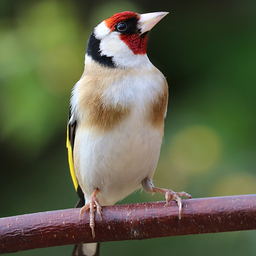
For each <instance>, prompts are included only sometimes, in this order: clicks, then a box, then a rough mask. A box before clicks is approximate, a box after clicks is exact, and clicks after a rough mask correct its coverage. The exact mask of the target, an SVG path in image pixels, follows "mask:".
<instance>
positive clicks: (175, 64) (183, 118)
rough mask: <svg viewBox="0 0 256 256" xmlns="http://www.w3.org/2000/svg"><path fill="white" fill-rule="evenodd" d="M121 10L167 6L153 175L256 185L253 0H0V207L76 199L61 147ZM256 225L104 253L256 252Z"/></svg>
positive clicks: (17, 208)
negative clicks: (161, 127)
mask: <svg viewBox="0 0 256 256" xmlns="http://www.w3.org/2000/svg"><path fill="white" fill-rule="evenodd" d="M124 10H132V11H136V12H140V13H143V12H151V11H162V10H163V11H169V12H170V14H169V15H168V16H167V17H165V18H164V20H162V21H161V22H160V23H159V24H158V25H157V26H156V27H155V28H154V29H153V30H152V32H151V33H150V34H149V45H148V55H149V58H150V59H151V60H152V62H153V63H154V64H155V65H156V66H157V67H158V68H159V69H160V70H161V71H162V72H163V73H164V74H165V76H166V77H167V80H168V83H169V88H170V101H169V106H168V115H167V119H166V126H165V139H164V143H163V147H162V152H161V157H160V161H159V165H158V168H157V171H156V174H155V178H154V182H155V185H157V186H161V187H168V188H172V189H174V190H185V191H187V192H189V193H190V194H192V195H193V196H194V197H206V196H224V195H235V194H247V193H256V173H255V168H256V133H255V129H256V118H255V113H256V111H255V109H256V33H255V31H256V2H255V1H249V0H245V1H242V0H237V1H227V0H226V1H208V2H205V1H197V2H194V1H172V0H171V1H164V0H159V1H157V3H156V1H152V0H147V1H145V0H140V1H135V0H134V1H122V2H120V1H108V2H106V1H94V2H91V1H86V0H83V1H82V0H75V1H71V0H65V1H60V0H59V1H57V0H52V1H50V0H48V1H46V0H42V1H28V0H27V1H25V0H24V1H18V0H1V2H0V121H1V125H0V144H1V147H0V151H1V157H0V159H1V179H0V195H1V200H0V216H1V217H4V216H12V215H17V214H25V213H31V212H39V211H47V210H55V209H63V208H70V207H73V206H74V204H75V202H76V200H77V196H76V193H75V191H74V189H73V186H72V181H71V178H70V175H69V170H68V165H67V154H66V149H65V137H66V121H67V114H68V104H69V97H70V92H71V88H72V87H73V85H74V84H75V82H76V81H77V80H78V79H79V77H80V75H81V74H82V71H83V61H84V53H85V48H86V42H87V39H88V37H89V35H90V33H91V31H92V29H93V27H94V26H95V25H96V24H97V23H99V22H100V21H101V20H103V19H105V18H106V17H109V16H110V15H111V14H113V13H115V12H119V11H124ZM149 200H151V201H153V200H154V201H155V200H163V197H162V196H160V195H154V196H153V197H151V196H150V195H148V194H146V193H144V192H143V193H138V192H137V193H136V194H135V195H131V196H129V197H128V198H126V199H125V200H124V201H123V202H122V203H132V202H142V201H149ZM255 235H256V233H255V231H247V232H233V233H226V234H209V235H197V236H186V237H174V238H164V239H154V240H148V241H134V242H119V243H105V244H102V255H103V256H104V255H113V254H114V255H118V254H120V253H122V255H158V254H159V253H160V254H161V255H180V256H181V255H191V256H192V255H209V256H211V255H219V256H221V255H223V256H224V255H225V256H228V255H232V256H234V255H242V254H246V255H255V253H256V247H255V242H254V240H255ZM184 245H185V246H184ZM71 250H72V246H64V247H56V248H47V249H38V250H33V251H26V252H21V253H19V255H28V256H29V255H34V254H35V253H36V255H39V256H40V255H46V254H47V255H70V254H71ZM17 255H18V253H17Z"/></svg>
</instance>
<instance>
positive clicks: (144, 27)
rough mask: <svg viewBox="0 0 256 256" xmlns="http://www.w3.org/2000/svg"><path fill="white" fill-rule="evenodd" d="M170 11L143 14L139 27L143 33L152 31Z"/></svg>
mask: <svg viewBox="0 0 256 256" xmlns="http://www.w3.org/2000/svg"><path fill="white" fill-rule="evenodd" d="M168 13H169V12H151V13H145V14H141V15H140V18H139V20H138V25H137V27H138V29H140V32H141V34H143V33H145V32H148V31H150V30H151V29H152V28H153V27H154V26H155V25H156V24H157V23H158V22H159V21H160V20H161V19H162V18H163V17H164V16H166V15H167V14H168Z"/></svg>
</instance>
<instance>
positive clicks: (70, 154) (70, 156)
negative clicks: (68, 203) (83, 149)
mask: <svg viewBox="0 0 256 256" xmlns="http://www.w3.org/2000/svg"><path fill="white" fill-rule="evenodd" d="M66 147H67V149H68V163H69V170H70V174H71V177H72V180H73V184H74V187H75V189H76V190H77V188H78V181H77V178H76V173H75V168H74V161H73V149H72V147H71V145H70V142H69V127H67V144H66Z"/></svg>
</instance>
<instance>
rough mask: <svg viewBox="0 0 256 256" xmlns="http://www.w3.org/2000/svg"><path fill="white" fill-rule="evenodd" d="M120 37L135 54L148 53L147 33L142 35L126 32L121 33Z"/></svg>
mask: <svg viewBox="0 0 256 256" xmlns="http://www.w3.org/2000/svg"><path fill="white" fill-rule="evenodd" d="M120 38H121V40H122V41H124V42H125V43H126V44H127V45H128V46H129V48H130V49H131V50H132V51H133V53H134V54H135V55H136V54H146V53H147V41H148V36H147V35H144V36H142V37H141V36H140V34H125V35H120Z"/></svg>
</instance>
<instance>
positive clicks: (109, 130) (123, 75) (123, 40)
mask: <svg viewBox="0 0 256 256" xmlns="http://www.w3.org/2000/svg"><path fill="white" fill-rule="evenodd" d="M167 14H168V12H152V13H145V14H138V13H135V12H132V11H124V12H120V13H116V14H114V15H112V16H111V17H109V18H107V19H105V20H103V21H102V22H101V23H99V24H98V25H97V26H96V27H95V28H94V30H93V32H92V33H91V35H90V37H89V39H88V42H87V49H86V53H85V61H84V72H83V74H82V76H81V78H80V79H79V81H78V82H77V83H76V84H75V85H74V87H73V89H72V93H71V98H70V111H69V120H68V125H67V148H68V160H69V167H70V172H71V176H72V180H73V183H74V187H75V189H76V191H77V193H78V195H79V198H80V199H79V201H78V203H77V205H76V207H81V210H80V215H79V219H81V218H83V215H84V213H85V212H86V211H89V216H90V228H91V232H92V237H93V238H94V237H95V236H96V235H97V234H96V233H95V220H94V218H95V214H96V212H97V214H98V215H99V216H100V218H102V206H107V205H113V204H115V203H116V202H118V201H120V200H122V199H124V198H125V197H126V196H128V195H129V194H131V193H133V192H134V191H136V190H138V189H140V188H143V189H144V190H145V191H146V192H148V193H151V194H153V193H155V192H157V193H161V194H164V195H165V198H166V204H168V203H169V202H170V201H171V200H175V201H176V202H177V204H178V207H179V208H178V209H179V214H178V216H179V219H180V218H181V212H182V199H181V197H186V198H191V196H190V195H189V194H188V193H186V192H184V191H182V192H174V191H173V190H171V189H163V188H158V187H155V186H154V185H153V181H152V178H153V175H154V172H155V169H156V166H157V163H158V158H159V154H160V149H161V144H162V140H163V135H164V119H165V116H166V112H167V102H168V84H167V81H166V78H165V76H164V75H163V74H162V73H161V72H160V71H159V70H158V69H157V68H156V67H155V66H154V65H153V64H152V63H151V61H150V60H149V58H148V56H147V40H148V32H149V31H150V30H151V29H152V28H153V27H154V26H155V25H156V24H157V23H158V22H159V21H160V20H161V19H162V18H163V17H165V16H166V15H167ZM72 255H73V256H75V255H79V256H81V255H99V244H97V243H92V244H79V245H76V247H75V249H74V251H73V254H72Z"/></svg>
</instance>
